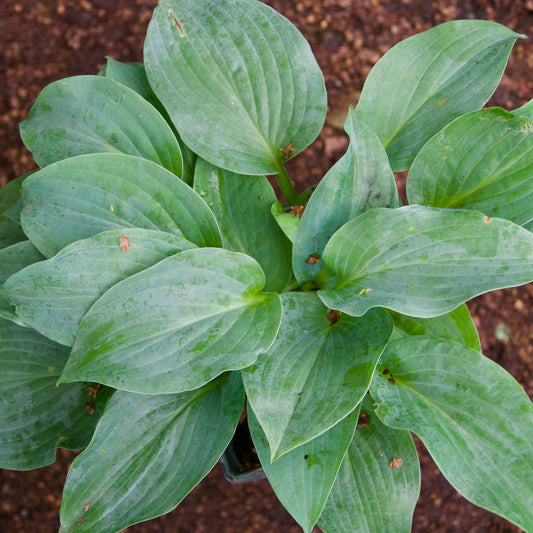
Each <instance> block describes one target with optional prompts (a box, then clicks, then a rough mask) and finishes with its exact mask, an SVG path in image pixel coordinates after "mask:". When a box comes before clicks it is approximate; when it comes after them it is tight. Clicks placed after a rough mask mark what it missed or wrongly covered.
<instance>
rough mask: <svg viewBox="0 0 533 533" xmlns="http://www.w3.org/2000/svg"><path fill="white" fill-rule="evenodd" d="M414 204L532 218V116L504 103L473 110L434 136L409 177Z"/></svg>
mask: <svg viewBox="0 0 533 533" xmlns="http://www.w3.org/2000/svg"><path fill="white" fill-rule="evenodd" d="M407 197H408V198H409V203H410V204H422V205H430V206H433V207H452V208H466V209H477V210H478V211H482V212H483V213H485V214H486V215H489V216H491V217H492V216H494V217H499V218H506V219H508V220H511V221H512V222H515V223H516V224H519V225H522V224H525V223H527V222H529V221H530V220H532V219H533V122H531V121H529V120H527V119H524V118H521V117H517V116H515V115H513V114H511V113H508V112H507V111H504V110H503V109H500V108H492V109H483V110H481V111H474V112H472V113H468V114H467V115H464V116H462V117H460V118H458V119H456V120H454V121H453V122H452V123H451V124H449V125H448V126H446V127H445V128H444V129H443V130H442V131H440V132H439V133H438V134H437V135H435V136H434V137H433V138H432V139H431V140H429V141H428V142H427V143H426V144H425V145H424V147H423V148H422V150H421V151H420V152H419V154H418V155H417V156H416V159H415V160H414V162H413V166H412V167H411V170H410V172H409V176H408V178H407Z"/></svg>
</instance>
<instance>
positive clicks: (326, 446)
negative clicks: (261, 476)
mask: <svg viewBox="0 0 533 533" xmlns="http://www.w3.org/2000/svg"><path fill="white" fill-rule="evenodd" d="M247 413H248V424H249V426H250V432H251V434H252V439H253V442H254V446H255V448H256V450H257V455H258V456H259V460H260V461H261V465H262V466H263V469H264V471H265V474H266V476H267V478H268V481H269V482H270V485H271V486H272V488H273V489H274V492H275V493H276V496H277V497H278V498H279V500H280V502H281V503H282V504H283V506H284V507H285V509H287V511H289V513H290V514H291V515H292V517H293V518H294V519H295V520H296V521H297V522H298V523H299V524H300V525H301V526H302V529H303V530H304V532H305V533H310V532H311V530H312V529H313V527H314V525H315V524H316V523H317V521H318V518H319V516H320V514H321V513H322V510H323V509H324V505H325V504H326V500H327V499H328V495H329V493H330V491H331V487H332V486H333V482H334V481H335V477H336V476H337V472H338V471H339V468H340V465H341V462H342V459H343V457H344V454H345V453H346V449H347V448H348V446H349V444H350V442H351V440H352V437H353V434H354V431H355V426H356V425H357V417H358V415H359V409H355V410H354V411H353V412H352V413H350V414H349V415H348V416H347V417H346V418H345V419H344V420H341V421H340V422H339V423H338V424H337V425H335V426H333V427H332V428H331V429H329V430H328V431H326V432H325V433H323V434H322V435H320V436H319V437H317V438H315V439H313V440H311V441H309V442H307V443H305V444H303V445H302V446H299V447H298V448H295V449H294V450H292V451H290V452H288V453H286V454H285V455H283V456H282V457H280V458H279V459H276V461H274V462H273V463H271V462H270V448H269V446H268V441H267V439H266V436H265V434H264V432H263V430H262V429H261V426H260V425H259V422H258V421H257V418H256V417H255V415H254V413H253V411H252V409H251V408H250V406H248V409H247Z"/></svg>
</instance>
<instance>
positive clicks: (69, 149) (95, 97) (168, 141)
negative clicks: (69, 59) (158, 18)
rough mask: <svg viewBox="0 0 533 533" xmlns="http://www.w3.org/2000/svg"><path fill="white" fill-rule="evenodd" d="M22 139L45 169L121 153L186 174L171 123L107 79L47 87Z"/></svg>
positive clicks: (61, 82)
mask: <svg viewBox="0 0 533 533" xmlns="http://www.w3.org/2000/svg"><path fill="white" fill-rule="evenodd" d="M20 135H21V137H22V140H23V141H24V144H25V145H26V147H27V148H28V149H29V150H30V152H31V153H32V155H33V158H34V159H35V161H36V162H37V164H38V165H39V166H41V167H44V166H46V165H49V164H50V163H54V162H55V161H60V160H62V159H66V158H69V157H74V156H77V155H82V154H93V153H100V152H111V153H117V152H120V153H125V154H129V155H134V156H138V157H144V158H146V159H149V160H150V161H154V162H156V163H158V164H160V165H162V166H163V167H165V168H167V169H169V170H170V171H172V172H174V173H175V174H177V175H178V176H181V173H182V159H181V151H180V148H179V145H178V142H177V140H176V137H175V136H174V134H173V133H172V130H171V129H170V127H169V125H168V124H167V123H166V121H165V119H164V118H163V117H162V116H161V115H160V114H159V113H158V111H157V110H156V109H155V108H154V107H153V106H152V105H151V104H149V103H148V102H147V101H146V100H145V99H144V98H142V97H141V96H140V95H139V94H137V93H136V92H135V91H134V90H132V89H130V88H128V87H126V86H125V85H122V84H121V83H117V82H115V81H113V80H112V79H110V78H105V77H102V76H74V77H72V78H65V79H63V80H58V81H55V82H53V83H51V84H50V85H48V86H47V87H45V88H44V89H43V90H42V91H41V93H40V94H39V96H38V97H37V100H36V101H35V103H34V104H33V107H32V108H31V110H30V113H29V115H28V118H27V120H25V121H24V122H22V123H21V125H20Z"/></svg>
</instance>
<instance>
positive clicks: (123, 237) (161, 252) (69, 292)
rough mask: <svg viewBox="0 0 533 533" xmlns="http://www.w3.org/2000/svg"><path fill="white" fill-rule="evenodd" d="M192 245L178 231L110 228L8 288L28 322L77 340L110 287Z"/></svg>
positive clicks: (14, 279)
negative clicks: (84, 320)
mask: <svg viewBox="0 0 533 533" xmlns="http://www.w3.org/2000/svg"><path fill="white" fill-rule="evenodd" d="M26 242H27V243H28V244H29V241H26ZM29 245H30V246H31V244H29ZM190 248H195V246H194V244H192V243H190V242H189V241H187V240H186V239H184V238H183V237H181V236H180V235H175V234H172V233H165V232H162V231H154V230H145V229H140V228H129V229H127V230H125V229H118V230H110V231H105V232H102V233H99V234H98V235H95V236H94V237H90V238H88V239H83V240H81V241H76V242H75V243H73V244H70V245H68V246H66V247H65V248H63V250H61V251H60V252H59V253H58V254H57V255H55V256H54V257H52V258H51V259H48V260H47V261H42V262H39V263H36V264H33V265H31V266H29V267H28V268H25V269H24V270H22V271H21V272H18V273H16V274H14V275H13V276H11V277H10V278H9V280H8V281H7V282H6V283H5V284H4V285H3V287H2V292H3V294H4V296H5V297H6V298H7V300H8V301H9V302H10V303H11V305H14V306H16V310H17V311H16V313H17V315H18V316H19V317H20V318H21V319H22V320H23V322H24V323H26V324H28V325H29V326H31V327H32V328H34V329H36V330H37V331H39V332H40V333H42V334H43V335H45V336H46V337H48V338H50V339H52V340H54V341H56V342H59V343H61V344H65V345H66V346H72V344H73V342H74V337H75V336H76V332H77V331H78V327H79V325H80V322H81V319H82V318H83V315H85V313H86V312H87V311H88V310H89V308H90V307H91V306H92V305H93V303H94V302H95V301H96V300H97V299H98V298H99V297H100V296H101V295H102V294H103V293H104V292H105V291H106V290H107V289H109V288H110V287H112V286H113V285H115V284H116V283H118V282H119V281H121V280H123V279H125V278H127V277H129V276H132V275H133V274H136V273H137V272H140V271H141V270H144V269H146V268H148V267H150V266H152V265H154V264H156V263H158V262H159V261H161V260H162V259H165V258H166V257H168V256H169V255H173V254H176V253H178V252H181V251H183V250H188V249H190ZM8 250H9V248H8ZM36 253H37V254H38V252H36ZM39 256H40V254H39ZM41 257H42V256H41ZM1 261H2V258H1V253H0V263H1ZM32 262H34V261H32Z"/></svg>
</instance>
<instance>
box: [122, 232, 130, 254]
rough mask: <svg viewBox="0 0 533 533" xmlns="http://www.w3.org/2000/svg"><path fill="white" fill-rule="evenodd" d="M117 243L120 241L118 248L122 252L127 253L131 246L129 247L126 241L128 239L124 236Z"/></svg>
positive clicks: (128, 241) (128, 242)
mask: <svg viewBox="0 0 533 533" xmlns="http://www.w3.org/2000/svg"><path fill="white" fill-rule="evenodd" d="M119 241H120V247H121V248H122V251H123V252H129V251H130V248H131V246H130V240H129V239H128V237H126V235H121V236H120V239H119Z"/></svg>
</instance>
